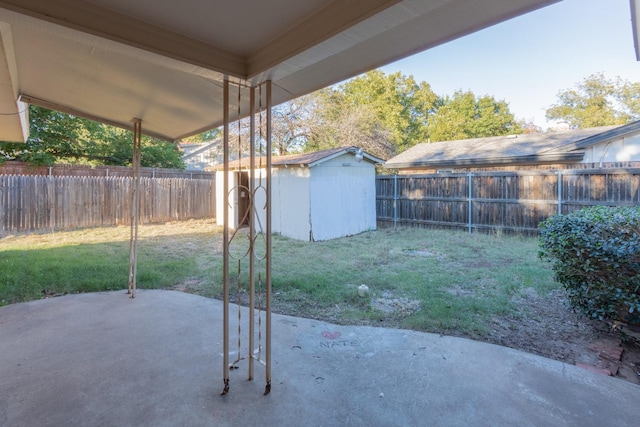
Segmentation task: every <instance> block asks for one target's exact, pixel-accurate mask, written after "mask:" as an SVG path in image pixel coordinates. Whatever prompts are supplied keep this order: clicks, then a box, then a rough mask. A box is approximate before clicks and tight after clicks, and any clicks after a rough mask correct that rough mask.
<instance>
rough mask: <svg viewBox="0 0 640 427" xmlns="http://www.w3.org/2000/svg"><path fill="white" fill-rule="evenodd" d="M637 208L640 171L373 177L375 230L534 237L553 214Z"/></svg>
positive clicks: (481, 173)
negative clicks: (463, 230) (402, 228)
mask: <svg viewBox="0 0 640 427" xmlns="http://www.w3.org/2000/svg"><path fill="white" fill-rule="evenodd" d="M596 205H606V206H636V205H640V169H571V170H563V171H555V172H554V171H533V170H528V171H509V172H472V173H456V174H447V175H443V174H432V175H394V176H384V175H383V176H378V177H376V211H377V212H376V213H377V218H378V224H379V225H380V226H389V225H399V224H402V225H412V226H439V227H457V228H467V229H468V230H469V231H470V232H471V230H473V229H489V230H499V229H503V230H510V231H517V232H523V233H537V230H538V224H539V223H540V222H541V221H544V220H545V219H547V218H549V217H550V216H553V215H556V214H558V213H569V212H572V211H575V210H578V209H582V208H584V207H588V206H596Z"/></svg>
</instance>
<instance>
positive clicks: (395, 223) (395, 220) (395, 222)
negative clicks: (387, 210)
mask: <svg viewBox="0 0 640 427" xmlns="http://www.w3.org/2000/svg"><path fill="white" fill-rule="evenodd" d="M397 226H398V175H397V174H396V175H393V228H396V227H397Z"/></svg>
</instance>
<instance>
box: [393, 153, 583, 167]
mask: <svg viewBox="0 0 640 427" xmlns="http://www.w3.org/2000/svg"><path fill="white" fill-rule="evenodd" d="M583 158H584V152H583V151H576V152H571V153H558V154H546V155H539V154H533V155H529V156H519V157H494V158H485V159H460V160H445V161H437V162H435V161H416V162H397V163H396V162H393V163H389V162H387V163H385V164H384V165H383V166H384V167H385V168H386V169H410V168H425V167H428V168H446V167H454V166H456V167H469V166H473V167H488V166H502V165H523V164H532V163H533V164H535V163H557V162H579V161H581V160H582V159H583Z"/></svg>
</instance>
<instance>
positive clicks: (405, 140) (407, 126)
mask: <svg viewBox="0 0 640 427" xmlns="http://www.w3.org/2000/svg"><path fill="white" fill-rule="evenodd" d="M316 96H317V98H316V101H317V104H316V108H317V110H316V114H315V116H314V122H313V126H312V128H311V132H310V140H309V142H308V144H307V146H306V150H310V149H322V148H329V147H335V146H342V145H354V146H358V147H361V148H364V149H365V150H367V151H368V152H370V153H372V154H374V155H377V156H379V157H381V158H388V157H391V156H393V155H394V154H396V153H398V152H401V151H404V150H405V149H406V148H408V147H410V146H412V145H415V144H417V143H419V142H423V141H425V140H426V139H427V127H426V125H427V121H428V117H429V114H431V113H432V111H433V109H434V108H435V106H436V102H437V100H438V97H437V95H436V94H435V93H433V91H432V90H431V88H430V86H429V85H428V84H427V83H421V84H418V83H416V82H415V80H414V79H413V77H412V76H408V77H407V76H404V75H402V74H400V73H394V74H390V75H386V74H384V73H383V72H382V71H379V70H376V71H370V72H368V73H366V74H363V75H361V76H359V77H356V78H355V79H352V80H350V81H348V82H346V83H344V84H343V85H341V86H339V87H336V88H329V89H325V90H323V91H319V92H316Z"/></svg>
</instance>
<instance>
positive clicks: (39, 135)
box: [0, 106, 184, 168]
mask: <svg viewBox="0 0 640 427" xmlns="http://www.w3.org/2000/svg"><path fill="white" fill-rule="evenodd" d="M29 113H30V119H31V121H30V136H29V139H28V140H27V142H26V143H10V142H2V143H0V159H1V160H2V161H6V160H22V161H25V162H28V163H31V164H35V165H53V164H55V163H71V164H91V165H98V164H102V165H119V166H127V165H130V164H131V159H132V157H133V147H132V141H133V134H132V133H131V132H130V131H127V130H124V129H120V128H116V127H113V126H108V125H105V124H102V123H98V122H95V121H92V120H88V119H83V118H79V117H75V116H72V115H69V114H65V113H61V112H58V111H53V110H48V109H46V108H41V107H36V106H31V107H29ZM141 154H142V156H141V164H142V166H146V167H165V168H184V162H183V161H182V156H181V154H180V152H179V151H178V147H177V146H176V145H175V144H172V143H168V142H164V141H160V140H157V139H154V138H150V137H146V136H143V138H142V153H141Z"/></svg>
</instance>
